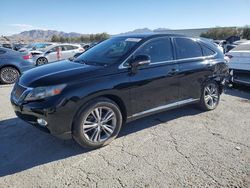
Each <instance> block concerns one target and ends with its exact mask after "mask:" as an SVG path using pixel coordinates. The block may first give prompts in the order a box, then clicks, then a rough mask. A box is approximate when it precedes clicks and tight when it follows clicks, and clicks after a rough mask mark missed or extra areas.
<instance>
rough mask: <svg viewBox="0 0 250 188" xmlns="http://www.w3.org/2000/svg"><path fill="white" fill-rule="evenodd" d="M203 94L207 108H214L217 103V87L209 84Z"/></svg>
mask: <svg viewBox="0 0 250 188" xmlns="http://www.w3.org/2000/svg"><path fill="white" fill-rule="evenodd" d="M204 92H205V93H204V99H205V103H206V104H207V105H208V106H209V107H211V108H215V107H216V106H217V105H218V102H219V91H218V87H217V86H216V85H215V84H214V83H210V84H208V85H207V86H206V87H205V89H204Z"/></svg>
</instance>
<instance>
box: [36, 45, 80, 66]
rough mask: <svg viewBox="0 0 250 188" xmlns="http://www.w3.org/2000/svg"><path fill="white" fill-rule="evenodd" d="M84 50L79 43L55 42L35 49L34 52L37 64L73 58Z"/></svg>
mask: <svg viewBox="0 0 250 188" xmlns="http://www.w3.org/2000/svg"><path fill="white" fill-rule="evenodd" d="M58 51H59V54H58ZM83 51H84V49H83V48H82V47H81V45H78V44H54V45H50V46H48V47H46V48H44V49H42V50H40V51H33V52H32V54H33V56H34V61H35V62H36V65H44V64H47V63H51V62H54V61H58V60H62V59H70V58H73V57H74V55H75V54H76V53H79V52H83Z"/></svg>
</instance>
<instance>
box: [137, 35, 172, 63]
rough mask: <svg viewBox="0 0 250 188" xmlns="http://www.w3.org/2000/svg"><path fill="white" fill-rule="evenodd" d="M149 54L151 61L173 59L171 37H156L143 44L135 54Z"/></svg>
mask: <svg viewBox="0 0 250 188" xmlns="http://www.w3.org/2000/svg"><path fill="white" fill-rule="evenodd" d="M138 55H148V56H150V58H151V63H156V62H162V61H170V60H173V51H172V45H171V41H170V39H169V38H160V39H154V40H152V41H150V42H148V43H146V44H145V45H143V46H142V47H141V48H140V49H139V50H138V51H137V52H136V53H135V54H134V56H138Z"/></svg>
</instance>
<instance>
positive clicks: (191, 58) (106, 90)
mask: <svg viewBox="0 0 250 188" xmlns="http://www.w3.org/2000/svg"><path fill="white" fill-rule="evenodd" d="M227 74H228V67H227V64H226V63H225V62H224V55H223V53H222V52H221V51H220V50H219V49H218V48H217V47H215V46H214V45H212V44H211V43H210V42H206V41H203V40H200V39H193V38H189V37H185V36H179V35H168V34H140V35H127V36H117V37H114V38H111V39H108V40H106V41H103V42H102V43H100V44H97V45H96V46H94V47H93V48H91V49H89V50H87V51H86V52H85V53H83V54H82V55H81V56H79V57H78V58H77V59H76V60H75V61H73V62H71V63H69V62H68V61H67V60H65V61H60V62H58V63H52V64H48V65H45V66H41V67H37V68H35V69H33V70H31V71H28V72H27V73H25V74H24V75H23V76H21V78H20V79H19V81H18V83H16V84H15V86H14V88H13V91H12V93H11V103H12V105H13V108H14V111H15V113H16V115H17V116H18V117H20V118H21V119H23V120H24V121H26V122H29V123H30V124H33V125H34V126H35V127H39V128H40V129H43V130H44V131H46V132H49V133H51V134H53V135H55V136H57V137H60V138H64V139H69V138H72V136H73V138H74V139H75V140H76V141H77V142H78V143H79V144H80V145H81V146H84V147H89V148H98V147H101V146H104V145H107V144H108V143H110V142H111V141H112V140H113V139H114V138H115V137H117V135H118V133H119V131H120V129H121V127H122V125H123V124H124V123H125V122H126V121H131V120H135V119H137V118H139V117H143V116H146V115H150V114H153V113H157V112H161V111H163V110H167V109H172V108H176V107H180V106H183V105H187V104H193V103H198V104H199V106H200V107H201V108H202V109H204V110H213V109H215V108H216V107H217V106H218V104H219V100H220V94H221V93H222V91H223V85H224V83H225V77H226V76H227ZM20 91H21V92H20ZM20 107H22V108H20ZM20 109H22V110H20Z"/></svg>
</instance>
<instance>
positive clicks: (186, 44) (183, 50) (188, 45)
mask: <svg viewBox="0 0 250 188" xmlns="http://www.w3.org/2000/svg"><path fill="white" fill-rule="evenodd" d="M175 46H176V54H177V59H187V58H195V57H202V56H203V54H202V49H201V46H200V44H198V43H197V42H196V41H194V40H192V39H189V38H175Z"/></svg>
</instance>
